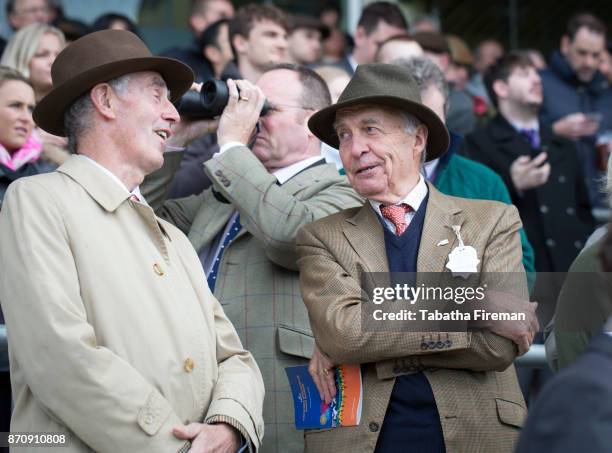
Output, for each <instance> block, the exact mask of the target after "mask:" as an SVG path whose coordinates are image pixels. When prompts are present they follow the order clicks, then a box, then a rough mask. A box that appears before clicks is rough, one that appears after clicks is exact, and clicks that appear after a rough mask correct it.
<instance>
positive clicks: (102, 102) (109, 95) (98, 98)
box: [89, 83, 117, 119]
mask: <svg viewBox="0 0 612 453" xmlns="http://www.w3.org/2000/svg"><path fill="white" fill-rule="evenodd" d="M89 97H90V99H91V102H93V105H94V107H95V109H96V111H97V112H98V113H99V114H100V115H101V116H102V117H104V118H106V119H115V118H117V115H116V114H115V109H114V108H113V103H114V102H115V99H116V98H115V94H114V92H113V90H112V88H111V87H110V85H109V84H108V83H99V84H97V85H96V86H94V87H93V88H92V89H91V91H90V93H89Z"/></svg>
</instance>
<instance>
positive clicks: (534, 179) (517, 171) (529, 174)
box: [510, 152, 550, 191]
mask: <svg viewBox="0 0 612 453" xmlns="http://www.w3.org/2000/svg"><path fill="white" fill-rule="evenodd" d="M547 157H548V156H547V154H546V153H544V152H542V153H540V154H538V155H537V156H535V157H534V158H533V159H532V158H530V157H529V156H521V157H519V158H518V159H516V160H515V161H514V162H512V165H510V177H511V178H512V183H513V184H514V187H515V189H516V190H517V191H522V190H529V189H533V188H535V187H539V186H541V185H543V184H545V183H546V181H548V177H549V176H550V164H549V163H545V164H544V162H545V161H546V158H547ZM542 164H544V165H542Z"/></svg>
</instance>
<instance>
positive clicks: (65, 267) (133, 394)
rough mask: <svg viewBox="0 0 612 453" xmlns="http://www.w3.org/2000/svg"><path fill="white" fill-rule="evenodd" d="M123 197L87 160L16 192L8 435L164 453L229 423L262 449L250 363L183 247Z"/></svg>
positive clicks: (8, 261) (0, 286)
mask: <svg viewBox="0 0 612 453" xmlns="http://www.w3.org/2000/svg"><path fill="white" fill-rule="evenodd" d="M129 196H130V195H129V193H128V192H127V190H125V189H124V188H122V187H120V185H119V184H117V183H116V182H115V181H113V180H112V179H111V178H110V176H109V175H107V174H105V173H104V172H103V171H102V170H101V169H99V168H97V167H95V166H94V165H93V164H92V163H91V162H88V161H87V160H86V159H85V158H83V157H81V156H72V157H71V158H70V159H69V160H68V161H67V162H66V163H65V164H64V165H62V166H61V167H60V168H59V169H58V170H57V171H55V172H52V173H48V174H44V175H38V176H33V177H27V178H21V179H20V180H18V181H15V183H13V184H12V185H11V187H9V190H8V192H7V195H6V198H5V203H4V207H3V209H2V212H1V213H0V267H1V268H2V272H0V301H1V302H2V309H3V311H4V315H5V317H6V324H7V328H8V337H9V348H10V349H9V354H10V361H11V362H10V366H11V370H10V371H11V380H12V386H13V395H14V403H15V410H14V414H13V418H12V421H11V430H12V431H17V432H66V433H68V435H69V436H70V443H69V445H68V446H67V447H65V448H62V451H63V452H86V451H99V452H128V451H129V452H147V453H151V452H160V453H162V452H163V453H168V452H172V451H178V450H179V449H181V450H182V449H183V447H184V441H179V440H178V439H176V438H175V437H174V436H173V435H172V432H171V430H172V427H174V426H177V425H182V424H185V423H189V422H194V421H207V422H211V421H215V420H216V421H228V422H229V421H230V420H231V421H233V423H232V424H234V426H236V427H237V428H238V429H240V430H242V431H243V433H244V434H245V436H246V437H247V439H248V440H250V441H251V443H252V446H253V447H254V448H257V447H258V446H259V443H260V439H261V437H262V435H263V420H262V416H261V408H262V404H263V392H264V389H263V382H262V379H261V374H260V372H259V370H258V368H257V365H256V363H255V361H254V360H253V357H252V356H251V354H250V353H248V352H247V351H246V350H245V349H244V348H243V347H242V345H241V344H240V340H239V338H238V336H237V334H236V331H235V329H234V328H233V327H232V325H231V323H230V322H229V320H228V319H227V317H226V316H225V314H224V313H223V310H222V308H221V306H220V305H219V303H218V302H217V301H216V300H215V298H214V297H213V296H212V294H211V293H210V291H209V289H208V287H207V285H206V283H205V277H204V273H203V272H202V269H201V266H200V262H199V260H198V257H197V255H196V254H195V253H194V251H193V247H192V246H191V244H190V243H189V241H188V240H187V238H186V237H185V236H184V235H183V234H182V233H181V232H180V231H178V230H177V229H176V228H175V227H174V226H172V225H171V224H169V223H168V222H165V221H163V220H161V219H158V218H157V217H156V216H155V214H154V213H153V210H152V209H151V208H150V207H149V206H147V205H146V204H143V203H138V202H135V201H132V200H130V199H129ZM20 451H22V450H20ZM23 451H28V449H24V450H23ZM31 451H39V449H36V448H33V449H31Z"/></svg>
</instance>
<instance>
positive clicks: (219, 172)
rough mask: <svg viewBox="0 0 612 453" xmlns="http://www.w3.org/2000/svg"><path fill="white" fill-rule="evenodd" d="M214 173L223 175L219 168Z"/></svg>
mask: <svg viewBox="0 0 612 453" xmlns="http://www.w3.org/2000/svg"><path fill="white" fill-rule="evenodd" d="M215 175H217V176H223V172H222V171H221V170H217V171H215Z"/></svg>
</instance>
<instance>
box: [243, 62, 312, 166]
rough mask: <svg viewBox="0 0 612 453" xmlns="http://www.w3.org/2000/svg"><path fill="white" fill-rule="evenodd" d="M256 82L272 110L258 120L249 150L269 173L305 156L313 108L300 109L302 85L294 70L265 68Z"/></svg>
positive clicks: (310, 137) (310, 136)
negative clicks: (308, 122) (258, 128)
mask: <svg viewBox="0 0 612 453" xmlns="http://www.w3.org/2000/svg"><path fill="white" fill-rule="evenodd" d="M257 85H258V86H259V87H260V88H261V90H262V91H263V93H264V94H265V95H266V99H267V100H268V102H269V103H270V105H271V106H272V107H273V109H272V111H270V112H269V113H268V114H267V115H266V116H264V117H262V118H261V119H260V121H259V127H260V131H259V133H258V134H257V136H256V140H255V144H254V146H253V148H252V151H253V154H255V156H257V158H258V159H259V160H260V161H261V163H262V164H263V165H264V166H265V167H266V169H268V171H270V172H273V171H275V170H278V169H279V168H284V167H286V166H288V165H291V164H293V163H295V162H298V161H300V160H302V159H304V158H306V157H307V156H308V154H307V152H308V145H309V140H311V139H312V135H311V133H310V131H309V130H308V126H307V121H308V118H309V117H310V114H312V113H313V111H312V110H305V109H303V108H301V107H302V101H301V96H302V89H303V88H302V84H301V83H300V81H299V78H298V75H297V73H295V72H294V71H290V70H288V69H277V70H273V71H268V72H266V73H264V74H263V75H262V76H261V77H260V79H259V80H258V81H257Z"/></svg>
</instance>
